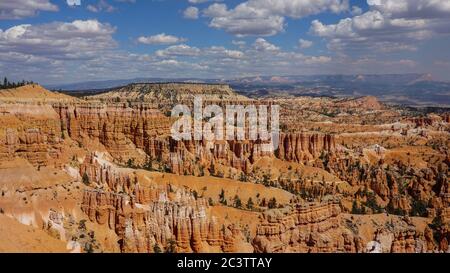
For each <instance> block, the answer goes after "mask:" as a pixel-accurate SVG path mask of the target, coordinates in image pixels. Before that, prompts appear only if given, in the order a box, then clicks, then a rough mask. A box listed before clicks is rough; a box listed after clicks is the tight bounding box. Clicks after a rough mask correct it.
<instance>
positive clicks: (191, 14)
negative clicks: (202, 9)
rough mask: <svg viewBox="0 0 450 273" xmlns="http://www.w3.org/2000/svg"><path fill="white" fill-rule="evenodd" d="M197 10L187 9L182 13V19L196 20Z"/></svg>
mask: <svg viewBox="0 0 450 273" xmlns="http://www.w3.org/2000/svg"><path fill="white" fill-rule="evenodd" d="M198 12H199V11H198V8H196V7H188V8H187V9H185V10H184V12H183V17H184V18H186V19H198Z"/></svg>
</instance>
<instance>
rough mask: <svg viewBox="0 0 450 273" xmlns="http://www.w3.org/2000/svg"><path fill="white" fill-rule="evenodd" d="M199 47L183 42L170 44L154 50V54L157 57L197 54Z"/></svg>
mask: <svg viewBox="0 0 450 273" xmlns="http://www.w3.org/2000/svg"><path fill="white" fill-rule="evenodd" d="M199 54H200V49H198V48H196V47H191V46H188V45H185V44H181V45H174V46H170V47H168V48H166V49H162V50H158V51H156V53H155V55H156V56H158V57H167V56H198V55H199Z"/></svg>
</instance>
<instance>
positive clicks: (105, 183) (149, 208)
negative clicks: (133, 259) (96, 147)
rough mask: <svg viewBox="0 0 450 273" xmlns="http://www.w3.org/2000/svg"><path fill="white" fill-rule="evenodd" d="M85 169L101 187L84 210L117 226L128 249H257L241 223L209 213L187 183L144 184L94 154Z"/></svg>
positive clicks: (85, 200) (87, 197) (102, 222)
mask: <svg viewBox="0 0 450 273" xmlns="http://www.w3.org/2000/svg"><path fill="white" fill-rule="evenodd" d="M81 174H82V175H83V176H87V177H89V181H90V182H89V183H93V184H92V186H93V187H95V188H93V189H91V190H87V191H85V192H84V195H83V201H82V205H81V209H82V211H83V212H84V213H86V215H88V217H89V219H90V220H91V221H92V222H95V223H98V224H100V225H107V226H108V227H109V228H110V229H112V230H114V231H115V233H116V234H117V235H118V237H119V238H120V241H119V243H120V248H121V251H122V252H146V253H151V252H155V251H156V249H160V250H162V251H168V252H210V251H211V250H213V249H214V251H224V252H238V251H252V248H251V246H250V244H246V243H245V239H244V237H243V234H242V233H241V231H240V229H239V228H237V226H234V225H232V226H227V227H226V226H225V225H223V224H220V222H219V221H218V219H216V218H214V217H211V216H209V213H208V204H207V202H206V200H204V199H202V198H198V199H196V198H195V197H194V195H193V194H192V192H191V191H189V190H187V189H185V188H176V187H174V186H171V185H169V186H168V187H167V188H158V187H157V186H156V185H147V186H144V185H140V184H139V182H137V180H136V179H135V178H131V177H130V176H129V175H126V174H120V173H118V172H116V171H113V170H112V168H111V166H109V167H106V166H101V165H100V164H99V163H98V162H97V161H96V159H95V158H94V157H93V156H91V157H89V158H88V159H87V160H86V161H85V163H84V164H83V166H82V167H81Z"/></svg>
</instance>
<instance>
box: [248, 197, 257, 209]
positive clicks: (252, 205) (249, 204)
mask: <svg viewBox="0 0 450 273" xmlns="http://www.w3.org/2000/svg"><path fill="white" fill-rule="evenodd" d="M254 206H255V204H254V203H253V200H252V198H251V197H249V198H248V200H247V205H246V207H247V209H250V210H252V209H253V207H254Z"/></svg>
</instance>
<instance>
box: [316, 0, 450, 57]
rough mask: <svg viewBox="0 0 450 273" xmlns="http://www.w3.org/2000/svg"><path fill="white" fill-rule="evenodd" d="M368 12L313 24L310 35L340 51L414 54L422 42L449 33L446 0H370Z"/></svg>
mask: <svg viewBox="0 0 450 273" xmlns="http://www.w3.org/2000/svg"><path fill="white" fill-rule="evenodd" d="M368 4H369V11H367V12H365V13H362V14H361V15H357V16H354V17H352V18H345V19H342V20H340V21H339V22H337V23H336V24H329V25H327V24H323V23H322V22H320V21H319V20H314V21H312V23H311V28H310V32H311V33H312V34H314V35H317V36H320V37H323V38H325V39H327V40H328V47H329V48H330V49H332V50H336V51H340V52H345V51H347V52H355V51H384V52H392V51H415V50H417V47H418V45H419V43H420V42H421V41H424V40H427V39H430V38H432V37H434V36H437V35H447V34H450V22H449V21H448V20H445V19H443V18H442V16H444V14H445V15H446V16H450V4H449V2H448V1H447V0H435V1H425V0H424V1H422V0H411V1H409V0H408V1H407V0H398V1H397V0H396V1H393V0H368Z"/></svg>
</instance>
